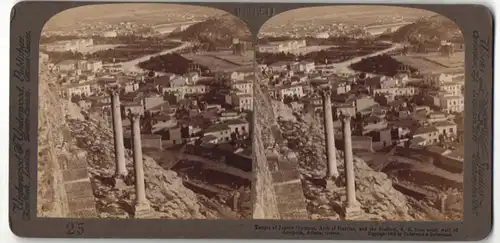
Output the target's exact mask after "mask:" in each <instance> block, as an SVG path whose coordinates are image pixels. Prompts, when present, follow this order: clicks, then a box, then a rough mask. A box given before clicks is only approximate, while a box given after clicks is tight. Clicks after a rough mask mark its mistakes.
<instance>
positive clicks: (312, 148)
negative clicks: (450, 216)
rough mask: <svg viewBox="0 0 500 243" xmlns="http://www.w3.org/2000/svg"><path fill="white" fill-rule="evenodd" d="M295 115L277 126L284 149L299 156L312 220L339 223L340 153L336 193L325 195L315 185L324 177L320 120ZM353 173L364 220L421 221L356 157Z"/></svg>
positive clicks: (340, 155) (399, 195)
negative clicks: (284, 142) (285, 144)
mask: <svg viewBox="0 0 500 243" xmlns="http://www.w3.org/2000/svg"><path fill="white" fill-rule="evenodd" d="M274 107H279V106H277V105H275V106H274ZM275 112H276V110H275ZM283 113H290V114H291V113H292V111H291V110H290V109H288V110H287V109H283V108H282V107H280V109H279V114H280V116H281V117H289V115H288V116H287V115H284V114H283ZM295 115H296V117H297V119H287V120H285V119H281V120H280V121H279V125H280V128H281V132H282V134H283V137H284V139H285V141H286V143H287V146H288V147H289V148H291V149H292V150H294V151H296V152H297V153H298V161H299V164H300V169H301V171H300V172H301V174H302V184H303V188H304V193H305V196H306V198H307V203H308V211H309V212H310V214H311V218H313V219H340V218H341V217H342V216H341V214H343V213H342V205H343V203H344V202H345V200H346V199H345V197H346V196H345V185H343V184H344V181H345V179H344V176H345V174H344V164H343V152H342V151H337V161H339V163H338V169H339V173H340V176H339V177H338V178H337V180H336V185H337V189H338V190H335V191H334V192H331V191H327V190H326V189H325V188H324V185H320V184H318V183H316V179H317V178H322V177H324V176H325V173H326V152H325V137H324V132H323V126H322V123H321V121H320V120H319V119H320V118H315V117H313V116H312V115H309V114H304V115H297V114H295ZM354 156H355V155H354ZM354 169H355V175H356V199H357V200H358V201H359V203H360V206H361V208H362V209H363V211H364V214H363V220H415V219H416V218H420V217H419V216H418V215H417V214H418V212H416V211H415V209H414V208H413V207H411V206H410V205H411V204H410V203H409V202H408V200H407V198H406V196H405V195H403V194H402V193H401V192H399V191H397V190H396V189H394V188H393V187H392V181H391V179H389V178H388V177H387V175H386V174H384V173H382V172H376V171H374V170H373V169H371V168H370V167H369V166H368V165H367V164H366V163H365V162H364V161H363V160H361V159H359V158H357V157H356V156H355V157H354Z"/></svg>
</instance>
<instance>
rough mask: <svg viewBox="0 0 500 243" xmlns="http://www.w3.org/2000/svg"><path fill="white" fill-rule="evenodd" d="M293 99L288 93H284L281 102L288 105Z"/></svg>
mask: <svg viewBox="0 0 500 243" xmlns="http://www.w3.org/2000/svg"><path fill="white" fill-rule="evenodd" d="M292 101H293V98H292V97H291V96H289V95H285V97H283V103H284V104H285V105H289V104H290V103H292Z"/></svg>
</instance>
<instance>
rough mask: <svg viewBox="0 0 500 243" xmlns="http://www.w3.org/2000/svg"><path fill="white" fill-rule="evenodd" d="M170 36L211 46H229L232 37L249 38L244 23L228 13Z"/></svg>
mask: <svg viewBox="0 0 500 243" xmlns="http://www.w3.org/2000/svg"><path fill="white" fill-rule="evenodd" d="M171 36H172V37H176V38H181V39H182V40H184V41H198V42H201V43H204V44H207V45H209V46H211V47H212V48H220V47H229V46H231V44H232V40H233V38H239V39H240V40H250V37H251V35H250V31H249V29H248V28H247V26H246V24H245V23H244V22H243V21H241V20H240V19H238V18H236V17H234V16H233V15H229V14H225V15H222V16H218V17H213V18H209V19H207V20H205V21H203V22H200V23H196V24H194V25H191V26H189V27H188V28H187V29H186V30H184V31H182V32H177V33H172V34H171Z"/></svg>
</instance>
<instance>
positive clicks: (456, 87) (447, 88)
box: [439, 82, 463, 96]
mask: <svg viewBox="0 0 500 243" xmlns="http://www.w3.org/2000/svg"><path fill="white" fill-rule="evenodd" d="M462 86H463V85H462V84H461V83H459V82H451V83H443V84H441V85H439V90H440V91H443V92H446V93H448V94H450V95H454V96H457V95H461V94H462Z"/></svg>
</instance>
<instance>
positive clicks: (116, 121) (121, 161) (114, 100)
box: [108, 86, 127, 179]
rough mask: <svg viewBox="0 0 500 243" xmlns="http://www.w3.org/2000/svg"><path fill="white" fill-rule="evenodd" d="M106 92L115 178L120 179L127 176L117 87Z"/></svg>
mask: <svg viewBox="0 0 500 243" xmlns="http://www.w3.org/2000/svg"><path fill="white" fill-rule="evenodd" d="M108 92H109V94H110V96H111V116H112V120H113V133H114V138H115V159H116V169H115V177H116V178H118V179H122V178H123V177H125V176H126V175H127V168H126V166H125V145H124V142H123V125H122V114H121V106H120V93H119V87H118V86H110V87H108Z"/></svg>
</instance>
